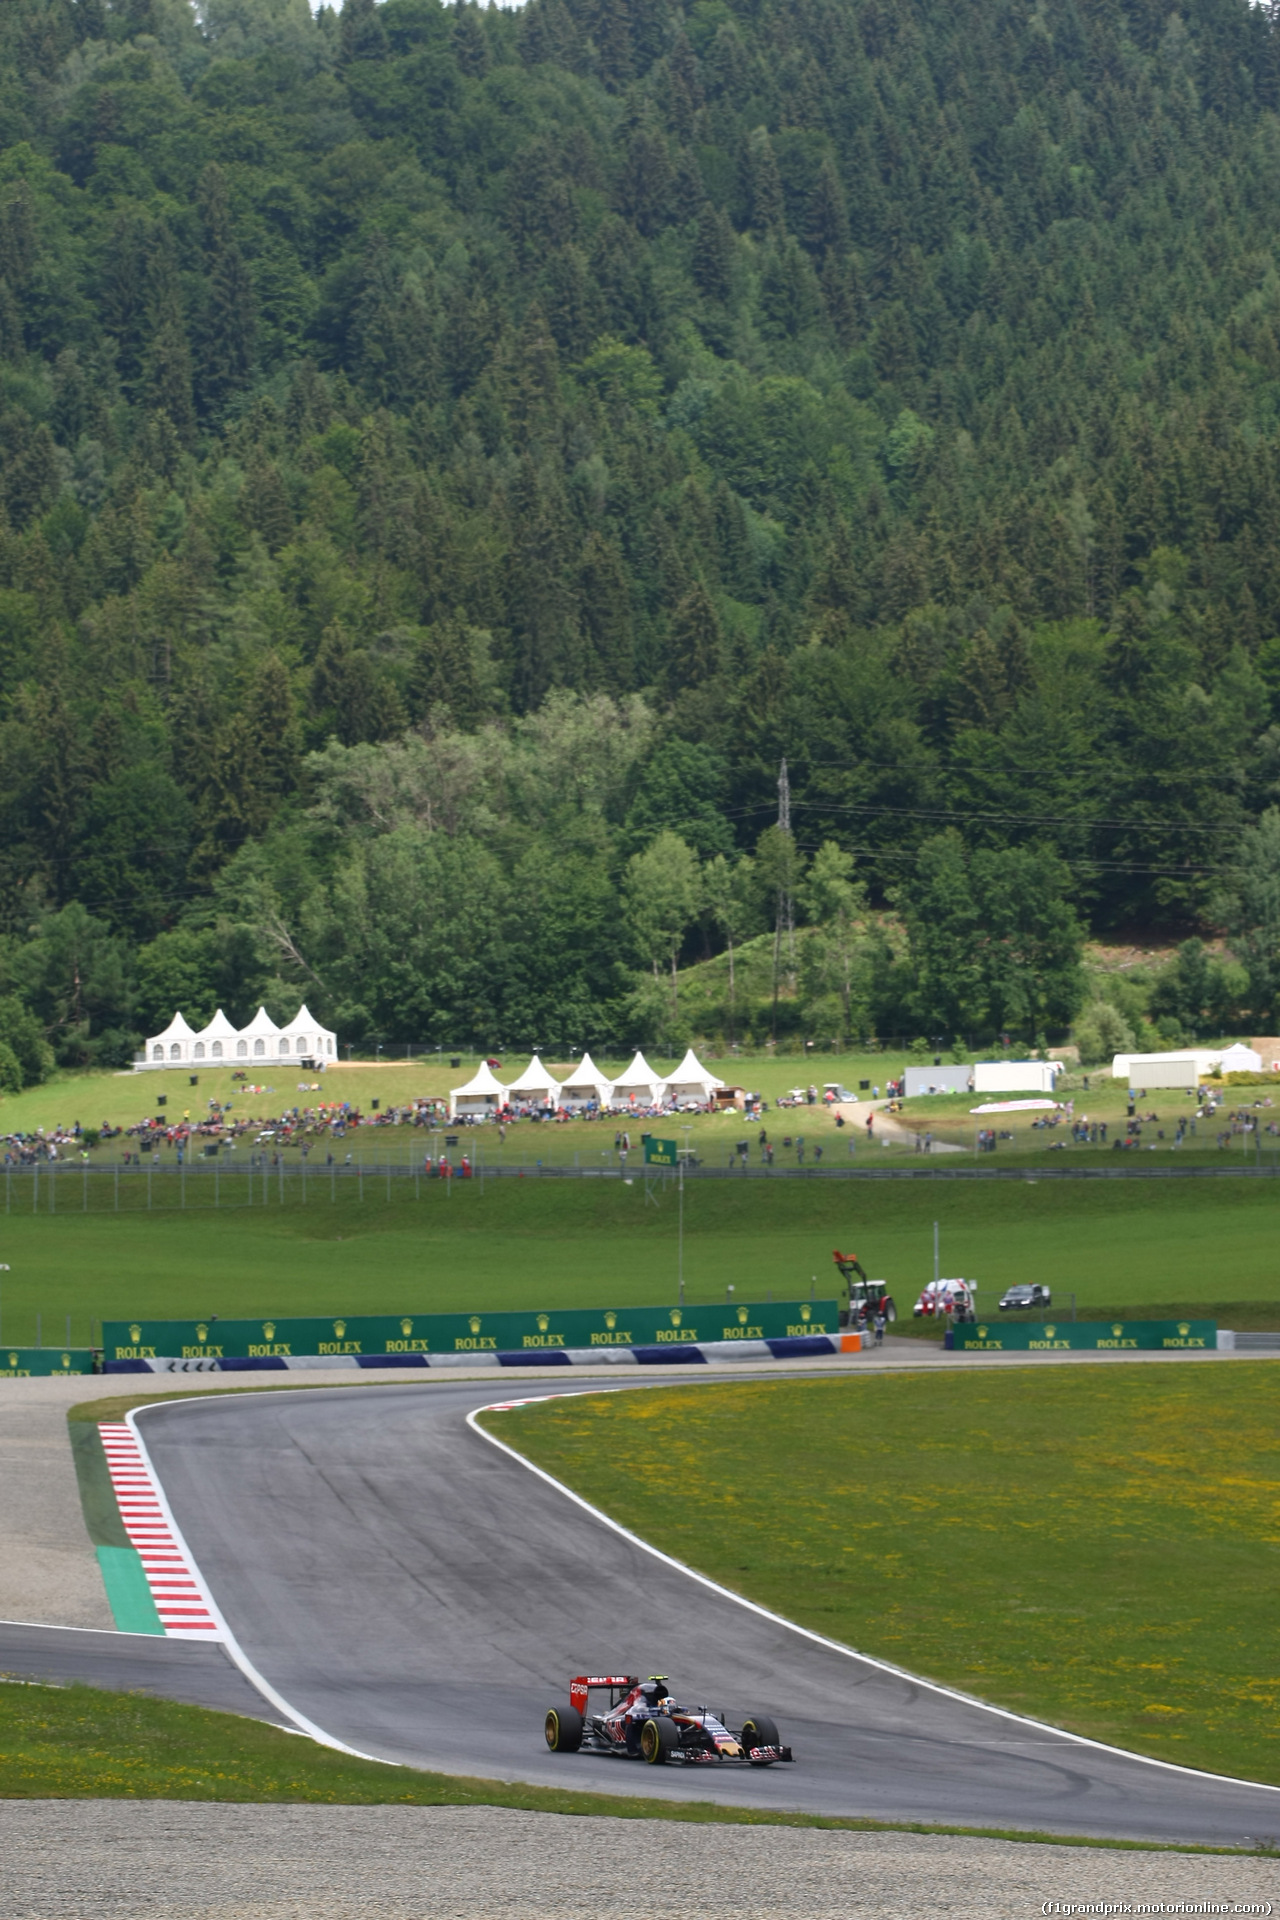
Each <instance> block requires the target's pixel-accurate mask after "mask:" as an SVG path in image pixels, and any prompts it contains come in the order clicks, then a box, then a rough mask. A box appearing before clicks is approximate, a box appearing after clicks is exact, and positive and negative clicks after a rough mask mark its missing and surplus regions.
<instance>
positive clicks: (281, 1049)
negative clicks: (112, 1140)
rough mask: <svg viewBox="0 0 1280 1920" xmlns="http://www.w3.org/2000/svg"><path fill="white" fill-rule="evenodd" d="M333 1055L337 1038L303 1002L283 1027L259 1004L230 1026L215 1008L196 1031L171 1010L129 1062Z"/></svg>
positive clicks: (278, 1060) (211, 1062)
mask: <svg viewBox="0 0 1280 1920" xmlns="http://www.w3.org/2000/svg"><path fill="white" fill-rule="evenodd" d="M337 1057H338V1036H337V1034H336V1033H333V1032H331V1031H330V1029H329V1028H328V1027H322V1026H321V1025H320V1022H319V1021H318V1020H317V1019H316V1018H315V1016H314V1015H313V1014H312V1013H310V1012H309V1011H308V1009H307V1008H306V1007H305V1006H302V1007H299V1008H298V1011H297V1013H296V1014H295V1015H294V1017H293V1019H292V1020H290V1022H289V1024H288V1025H287V1026H285V1027H278V1026H277V1025H276V1023H275V1021H274V1020H273V1019H272V1018H271V1016H270V1014H269V1013H268V1012H267V1010H266V1008H265V1007H259V1008H258V1011H257V1012H256V1013H255V1014H254V1016H253V1019H252V1020H251V1021H250V1022H249V1024H248V1026H247V1027H233V1026H232V1024H231V1022H230V1021H229V1020H228V1018H227V1016H226V1014H225V1013H224V1012H223V1011H222V1008H221V1007H219V1008H218V1011H217V1012H216V1013H215V1014H214V1016H213V1018H212V1020H210V1022H209V1024H208V1025H207V1026H205V1027H201V1029H200V1031H199V1032H198V1033H193V1032H192V1030H191V1028H190V1027H189V1026H188V1025H187V1021H186V1016H185V1015H184V1014H181V1013H175V1014H174V1016H173V1019H172V1020H171V1021H170V1022H169V1024H168V1026H167V1027H166V1028H165V1030H164V1032H163V1033H157V1034H153V1035H152V1037H151V1038H150V1039H149V1040H148V1041H147V1043H146V1046H145V1047H144V1049H143V1051H142V1052H141V1053H140V1054H139V1055H138V1057H137V1058H136V1059H135V1060H134V1063H133V1065H134V1071H135V1072H142V1071H144V1070H148V1069H150V1070H156V1069H159V1068H162V1067H194V1066H201V1067H238V1068H240V1069H241V1070H242V1071H245V1072H247V1071H249V1070H250V1069H251V1068H252V1067H254V1066H255V1065H256V1066H260V1067H261V1066H266V1065H267V1064H270V1065H271V1066H284V1065H290V1064H292V1063H293V1062H294V1061H297V1063H298V1065H299V1066H301V1065H302V1063H303V1061H304V1060H307V1061H312V1062H319V1063H323V1062H325V1061H329V1060H336V1059H337Z"/></svg>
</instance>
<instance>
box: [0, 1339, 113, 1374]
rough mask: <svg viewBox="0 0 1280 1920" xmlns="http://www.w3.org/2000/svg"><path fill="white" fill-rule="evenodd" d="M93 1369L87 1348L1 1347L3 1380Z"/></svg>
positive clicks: (0, 1369) (90, 1370)
mask: <svg viewBox="0 0 1280 1920" xmlns="http://www.w3.org/2000/svg"><path fill="white" fill-rule="evenodd" d="M92 1372H93V1355H92V1353H91V1352H90V1351H89V1349H88V1348H87V1347H79V1348H78V1347H0V1380H29V1379H30V1378H31V1377H32V1375H33V1374H38V1375H40V1376H42V1377H43V1376H45V1375H47V1374H53V1373H92Z"/></svg>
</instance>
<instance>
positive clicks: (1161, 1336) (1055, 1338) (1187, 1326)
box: [952, 1320, 1218, 1353]
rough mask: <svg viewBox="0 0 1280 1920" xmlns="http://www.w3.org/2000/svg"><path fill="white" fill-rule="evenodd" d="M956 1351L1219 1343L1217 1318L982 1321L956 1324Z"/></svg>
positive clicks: (1114, 1349) (1207, 1346)
mask: <svg viewBox="0 0 1280 1920" xmlns="http://www.w3.org/2000/svg"><path fill="white" fill-rule="evenodd" d="M952 1345H953V1347H954V1348H955V1351H956V1352H957V1353H958V1352H960V1351H961V1350H962V1349H963V1350H964V1351H965V1352H968V1353H1059V1352H1072V1351H1074V1350H1075V1349H1077V1348H1086V1349H1088V1350H1089V1351H1090V1352H1092V1353H1124V1352H1128V1351H1130V1350H1132V1349H1134V1348H1144V1349H1145V1348H1157V1349H1166V1348H1167V1349H1169V1350H1170V1351H1178V1350H1181V1349H1191V1350H1193V1351H1194V1350H1196V1349H1197V1348H1202V1349H1204V1350H1205V1351H1207V1352H1214V1351H1215V1350H1216V1348H1217V1345H1218V1323H1217V1321H1216V1320H1079V1321H1073V1320H1048V1321H1046V1322H1045V1323H1044V1324H1043V1325H1039V1324H1037V1323H1036V1322H1034V1321H1027V1320H1023V1321H1019V1322H1012V1321H1006V1322H1005V1323H1004V1324H1003V1325H1001V1324H1000V1323H999V1322H997V1321H994V1320H980V1321H978V1322H977V1324H976V1325H975V1326H958V1327H956V1328H955V1331H954V1337H953V1341H952Z"/></svg>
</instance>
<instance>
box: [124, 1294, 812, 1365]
mask: <svg viewBox="0 0 1280 1920" xmlns="http://www.w3.org/2000/svg"><path fill="white" fill-rule="evenodd" d="M839 1323H840V1313H839V1306H838V1304H837V1302H836V1301H834V1300H770V1301H754V1302H750V1303H744V1304H742V1305H738V1304H736V1303H735V1304H733V1305H731V1306H725V1305H723V1304H722V1303H719V1304H713V1305H702V1304H699V1305H696V1306H684V1307H605V1308H600V1309H597V1310H593V1311H591V1312H584V1311H582V1310H579V1309H575V1310H573V1311H567V1312H564V1313H556V1312H552V1311H550V1310H548V1311H547V1312H545V1313H537V1312H534V1313H413V1314H408V1313H406V1314H398V1313H396V1314H350V1315H347V1316H345V1317H344V1316H342V1315H337V1316H335V1317H333V1318H331V1319H318V1318H317V1319H307V1320H284V1319H279V1320H272V1319H265V1320H218V1319H214V1318H213V1317H212V1316H210V1318H209V1319H207V1320H108V1321H106V1322H104V1324H103V1328H102V1357H103V1360H104V1361H106V1362H107V1363H108V1364H110V1363H112V1362H118V1361H127V1360H157V1359H171V1360H240V1359H270V1358H276V1357H279V1358H282V1359H293V1358H295V1357H296V1356H297V1355H299V1354H325V1355H331V1356H335V1357H336V1356H339V1355H346V1354H354V1355H359V1356H360V1357H361V1358H367V1357H369V1356H371V1355H375V1354H404V1353H427V1354H430V1353H436V1354H441V1353H518V1352H535V1351H537V1350H538V1349H539V1348H547V1347H575V1348H576V1347H587V1348H590V1347H597V1348H607V1347H664V1346H672V1347H675V1346H684V1345H696V1344H697V1342H698V1341H700V1340H786V1339H797V1338H802V1337H803V1336H805V1335H808V1334H838V1333H839V1330H840V1324H839ZM86 1371H87V1369H86Z"/></svg>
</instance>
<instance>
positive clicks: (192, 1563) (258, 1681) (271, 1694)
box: [125, 1401, 400, 1767]
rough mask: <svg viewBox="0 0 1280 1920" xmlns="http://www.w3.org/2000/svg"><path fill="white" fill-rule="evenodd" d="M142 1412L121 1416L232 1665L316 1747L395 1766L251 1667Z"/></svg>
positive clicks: (139, 1409) (357, 1758) (162, 1402)
mask: <svg viewBox="0 0 1280 1920" xmlns="http://www.w3.org/2000/svg"><path fill="white" fill-rule="evenodd" d="M157 1404H159V1405H161V1406H163V1405H164V1404H165V1402H164V1401H160V1402H158V1403H157ZM168 1404H169V1405H172V1404H173V1403H172V1401H170V1402H169V1403H168ZM146 1411H147V1409H146V1408H145V1407H135V1408H134V1409H133V1410H132V1411H131V1412H129V1413H127V1414H126V1415H125V1420H126V1422H127V1423H128V1425H129V1427H130V1429H131V1431H132V1433H133V1437H134V1439H135V1440H136V1441H137V1443H138V1450H139V1452H140V1453H141V1455H142V1458H143V1460H144V1461H145V1462H146V1468H147V1472H148V1473H149V1474H150V1475H151V1479H152V1484H153V1485H154V1486H155V1489H156V1496H157V1498H158V1499H159V1501H160V1505H161V1508H162V1510H163V1512H164V1516H165V1519H166V1520H167V1521H168V1523H169V1526H170V1527H171V1529H172V1531H173V1538H174V1539H175V1540H176V1541H177V1543H178V1546H179V1549H180V1551H181V1552H182V1554H183V1555H184V1557H185V1559H186V1562H187V1565H188V1566H189V1567H190V1568H191V1571H192V1573H193V1574H194V1575H195V1578H196V1581H197V1582H198V1584H199V1586H200V1589H201V1596H202V1598H203V1600H204V1602H205V1605H206V1606H207V1607H208V1609H209V1612H210V1615H211V1617H212V1618H213V1619H214V1620H215V1621H216V1622H217V1625H218V1632H219V1634H220V1635H221V1644H222V1645H223V1646H224V1647H225V1648H226V1650H227V1652H228V1653H229V1654H230V1656H231V1658H232V1660H233V1661H234V1662H235V1664H236V1666H237V1667H239V1669H240V1671H241V1673H242V1674H243V1675H244V1677H245V1679H246V1680H247V1681H248V1682H249V1684H250V1686H252V1687H255V1688H256V1689H257V1691H258V1692H259V1693H260V1694H261V1695H262V1697H263V1699H264V1700H265V1701H267V1703H268V1704H269V1705H270V1706H273V1707H274V1708H275V1709H276V1711H277V1713H282V1714H283V1715H284V1716H285V1718H286V1719H287V1720H291V1721H292V1722H293V1725H294V1727H295V1728H296V1729H297V1731H298V1732H299V1733H305V1734H306V1735H307V1736H308V1738H310V1739H312V1740H314V1741H315V1742H316V1744H317V1745H318V1746H321V1747H332V1748H333V1749H334V1751H335V1752H337V1753H347V1754H350V1755H351V1757H352V1759H354V1760H372V1761H374V1762H375V1763H376V1764H377V1765H378V1766H383V1767H394V1766H399V1764H400V1762H399V1761H397V1760H380V1759H379V1758H378V1755H377V1754H374V1753H362V1752H361V1751H360V1749H359V1747H349V1746H348V1745H347V1743H346V1741H345V1740H339V1739H338V1738H337V1737H336V1736H335V1735H334V1734H331V1733H326V1732H325V1730H324V1728H323V1727H319V1726H317V1725H316V1723H315V1721H314V1720H309V1719H308V1718H307V1716H306V1714H305V1713H299V1712H298V1709H297V1708H296V1707H292V1706H290V1704H289V1702H288V1701H287V1700H286V1699H285V1697H284V1695H283V1694H282V1693H277V1691H276V1689H275V1688H274V1687H273V1686H272V1684H271V1682H270V1681H269V1680H268V1679H267V1678H266V1677H265V1675H263V1674H261V1673H259V1672H258V1669H257V1668H256V1667H255V1666H254V1664H253V1662H252V1660H250V1658H249V1656H248V1654H247V1653H246V1652H245V1651H244V1648H243V1647H242V1646H241V1645H240V1642H239V1641H238V1640H237V1639H236V1636H235V1634H234V1633H232V1631H231V1628H230V1627H229V1626H228V1625H227V1622H226V1620H225V1619H224V1618H223V1615H222V1610H221V1608H220V1607H219V1606H218V1603H217V1601H216V1600H215V1599H214V1597H213V1595H212V1593H210V1591H209V1586H208V1582H207V1581H206V1580H205V1577H204V1575H203V1573H202V1572H201V1571H200V1567H199V1563H198V1562H197V1560H196V1557H195V1555H194V1554H193V1553H192V1551H191V1549H190V1547H189V1546H188V1545H187V1541H186V1536H185V1535H184V1534H183V1531H182V1529H181V1527H180V1526H179V1525H178V1522H177V1519H176V1518H175V1516H174V1512H173V1508H172V1507H171V1506H170V1505H169V1496H168V1494H167V1493H166V1492H165V1490H164V1486H163V1484H162V1482H161V1479H160V1475H159V1474H158V1473H157V1471H156V1468H155V1465H154V1463H153V1461H152V1458H151V1455H150V1453H149V1452H148V1450H147V1443H146V1441H145V1440H144V1439H143V1437H142V1434H141V1433H140V1432H139V1430H138V1426H137V1424H136V1416H137V1415H138V1414H139V1413H145V1412H146ZM211 1644H213V1645H217V1644H218V1643H217V1642H216V1641H212V1642H211Z"/></svg>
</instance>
